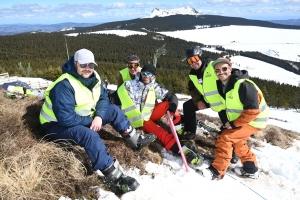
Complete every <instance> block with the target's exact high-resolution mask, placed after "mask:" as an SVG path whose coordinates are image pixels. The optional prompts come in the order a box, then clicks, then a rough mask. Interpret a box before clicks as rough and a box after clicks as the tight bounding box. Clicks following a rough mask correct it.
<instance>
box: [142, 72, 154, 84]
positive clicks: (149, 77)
mask: <svg viewBox="0 0 300 200" xmlns="http://www.w3.org/2000/svg"><path fill="white" fill-rule="evenodd" d="M141 74H142V81H143V83H144V84H145V85H147V84H149V83H151V81H152V80H153V79H154V78H155V75H154V74H152V73H150V72H141Z"/></svg>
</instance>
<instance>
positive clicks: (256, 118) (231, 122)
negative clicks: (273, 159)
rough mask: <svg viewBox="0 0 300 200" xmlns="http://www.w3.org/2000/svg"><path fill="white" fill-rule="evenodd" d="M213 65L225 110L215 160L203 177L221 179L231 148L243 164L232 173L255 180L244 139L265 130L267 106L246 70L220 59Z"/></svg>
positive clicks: (254, 168) (253, 161)
mask: <svg viewBox="0 0 300 200" xmlns="http://www.w3.org/2000/svg"><path fill="white" fill-rule="evenodd" d="M212 65H213V66H214V70H215V73H216V75H217V76H218V78H219V80H218V81H217V87H218V91H219V94H220V95H221V96H222V101H223V103H224V105H226V108H225V110H222V111H220V112H219V116H220V119H221V121H222V122H223V128H224V130H223V131H222V133H221V134H220V136H219V138H218V140H217V142H216V147H217V150H216V156H215V159H214V161H213V162H212V164H211V165H210V166H209V167H208V168H207V169H204V170H202V174H203V176H204V177H206V178H209V179H221V178H222V177H223V176H224V174H225V173H226V170H227V168H228V166H229V163H230V160H231V157H232V149H233V148H234V152H235V154H236V155H237V156H238V157H239V158H240V159H241V162H242V165H243V166H242V167H236V168H234V172H235V173H236V174H238V175H239V176H242V177H249V178H254V179H256V178H258V167H257V161H256V156H255V155H254V153H253V152H252V151H251V150H250V149H249V147H248V145H247V140H248V138H249V137H250V135H252V134H254V133H256V132H258V131H260V130H261V129H263V128H264V127H266V125H267V121H268V118H269V107H268V105H267V103H266V101H265V99H264V97H263V94H262V92H261V90H260V89H259V88H258V87H257V85H256V84H255V83H254V82H253V81H251V80H250V79H249V76H248V72H247V71H246V70H239V69H235V68H232V67H231V62H230V60H229V59H227V58H222V57H221V58H218V59H217V60H216V61H214V62H213V63H212Z"/></svg>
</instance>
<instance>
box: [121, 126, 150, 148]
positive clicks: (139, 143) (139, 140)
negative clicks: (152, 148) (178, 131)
mask: <svg viewBox="0 0 300 200" xmlns="http://www.w3.org/2000/svg"><path fill="white" fill-rule="evenodd" d="M121 136H122V137H123V138H124V139H125V142H126V143H127V144H128V145H129V146H130V147H131V148H132V149H133V150H136V151H139V150H141V149H142V148H143V147H145V146H147V145H148V144H150V143H151V142H153V141H154V140H155V139H156V135H154V134H139V133H137V132H136V129H135V128H133V127H132V126H129V128H128V129H127V130H126V131H125V132H124V133H121Z"/></svg>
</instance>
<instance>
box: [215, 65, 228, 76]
mask: <svg viewBox="0 0 300 200" xmlns="http://www.w3.org/2000/svg"><path fill="white" fill-rule="evenodd" d="M227 69H228V67H222V69H215V72H216V74H218V73H220V72H221V70H222V72H226V71H227Z"/></svg>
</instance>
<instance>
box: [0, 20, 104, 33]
mask: <svg viewBox="0 0 300 200" xmlns="http://www.w3.org/2000/svg"><path fill="white" fill-rule="evenodd" d="M98 24H100V23H73V22H65V23H59V24H0V35H14V34H19V33H24V32H56V31H61V30H68V29H70V28H71V27H86V26H95V25H98Z"/></svg>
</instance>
